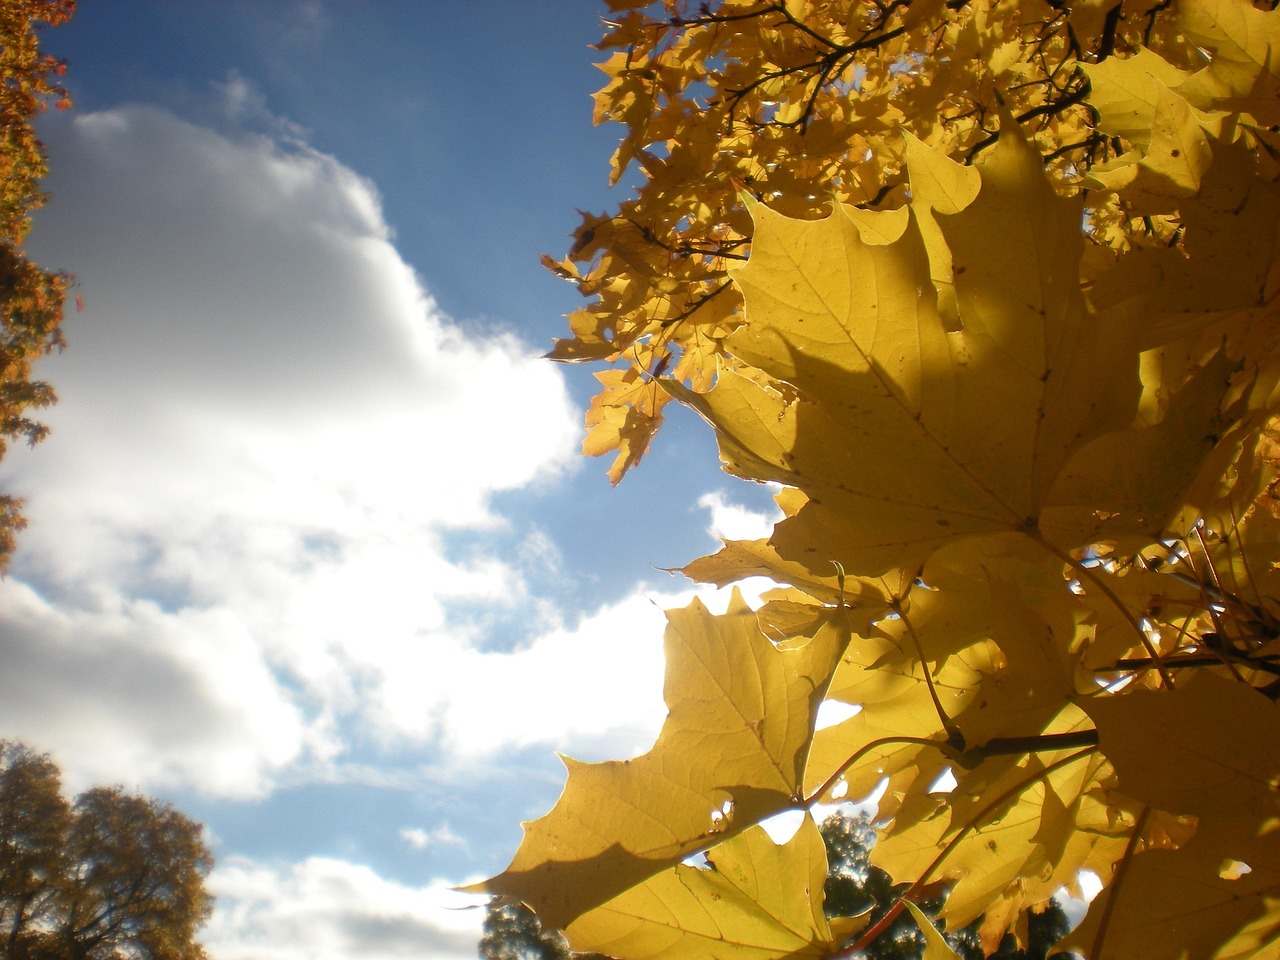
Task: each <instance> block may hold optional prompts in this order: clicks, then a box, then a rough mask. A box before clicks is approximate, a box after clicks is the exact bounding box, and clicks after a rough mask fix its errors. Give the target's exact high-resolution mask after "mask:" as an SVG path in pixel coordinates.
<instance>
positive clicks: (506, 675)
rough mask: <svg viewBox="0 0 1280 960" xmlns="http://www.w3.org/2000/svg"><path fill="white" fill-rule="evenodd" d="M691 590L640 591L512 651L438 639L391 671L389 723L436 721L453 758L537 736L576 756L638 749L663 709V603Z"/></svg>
mask: <svg viewBox="0 0 1280 960" xmlns="http://www.w3.org/2000/svg"><path fill="white" fill-rule="evenodd" d="M690 596H691V592H689V591H685V592H683V593H679V594H667V595H650V594H647V593H645V592H637V593H634V594H632V595H630V596H628V597H626V598H624V599H623V600H621V601H619V602H618V603H615V604H611V605H609V606H607V607H604V608H602V609H601V610H599V611H597V612H595V613H594V614H592V615H591V616H589V617H585V618H583V619H582V620H581V621H580V622H579V623H577V624H576V625H575V626H573V627H572V628H566V627H555V628H552V629H550V630H547V631H546V632H544V633H542V634H541V635H540V636H538V637H537V638H536V639H535V640H534V641H533V642H532V643H530V644H529V645H528V646H526V647H524V648H522V649H519V650H516V651H514V652H511V653H491V652H485V651H480V650H476V649H473V648H470V647H468V646H467V645H466V644H463V643H460V642H451V641H450V640H447V639H444V638H440V639H438V640H437V641H436V642H435V643H433V644H432V645H430V646H424V647H423V648H422V649H421V650H420V652H419V656H420V662H417V663H414V664H413V665H412V666H411V667H410V669H408V670H405V671H403V672H402V673H400V674H399V675H398V676H397V677H396V678H389V686H388V689H387V692H386V695H385V696H384V697H383V699H382V702H383V704H384V705H386V707H387V708H388V709H389V710H390V711H391V716H390V717H389V718H388V722H390V723H394V724H399V725H403V727H404V728H406V730H412V729H414V728H415V727H416V728H418V729H419V730H422V729H424V728H429V727H431V726H432V725H434V726H435V727H436V730H437V735H438V736H439V738H440V740H441V742H442V745H443V746H444V747H445V748H446V749H447V750H448V752H449V753H450V754H451V755H452V756H453V757H454V758H455V762H458V763H466V762H469V761H474V760H485V759H487V758H490V757H492V756H493V755H495V754H496V753H498V752H500V751H503V750H509V749H514V748H519V747H525V746H530V745H532V744H536V743H545V744H547V745H548V746H551V747H555V748H557V749H559V750H562V751H565V752H570V753H574V754H575V755H578V756H581V755H583V754H584V753H591V754H602V755H605V756H630V755H632V754H635V753H639V752H643V751H645V750H647V749H648V748H649V746H650V745H651V744H652V742H653V740H654V738H655V737H656V736H657V733H658V730H659V729H660V728H661V726H662V721H663V719H664V717H665V716H666V706H665V705H664V704H663V701H662V677H663V655H662V637H663V633H664V630H665V628H666V617H665V615H664V614H663V612H662V611H663V609H665V608H667V607H672V606H679V605H683V604H684V603H687V602H688V600H689V597H690Z"/></svg>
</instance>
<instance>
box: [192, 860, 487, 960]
mask: <svg viewBox="0 0 1280 960" xmlns="http://www.w3.org/2000/svg"><path fill="white" fill-rule="evenodd" d="M209 889H210V891H211V892H212V893H213V894H214V895H215V897H216V898H217V907H216V909H215V912H214V915H213V918H212V921H211V922H210V923H209V925H208V926H207V927H206V928H205V929H204V933H203V938H202V942H203V944H204V946H205V947H206V949H207V950H208V952H209V954H210V956H214V957H218V958H220V960H303V958H306V960H348V958H350V957H360V958H362V960H402V958H403V960H409V958H412V960H460V958H463V957H474V956H475V951H476V941H477V940H479V939H480V926H481V923H482V921H483V917H484V911H483V910H482V909H480V908H479V907H477V905H476V898H475V897H468V896H465V895H463V894H459V893H456V892H454V891H452V890H450V889H449V888H448V887H447V886H446V885H445V884H442V883H431V884H428V885H426V886H423V887H409V886H405V885H403V884H398V883H394V882H392V881H389V880H386V879H384V878H382V877H380V876H378V875H377V874H376V873H374V872H373V871H372V870H370V869H369V868H367V867H363V866H357V865H353V864H350V863H347V862H345V861H342V860H333V859H329V858H324V857H312V858H310V859H308V860H305V861H303V862H302V863H298V864H293V865H290V866H285V867H280V866H273V865H268V864H261V863H257V862H255V861H253V860H250V859H247V858H236V859H234V860H232V861H230V862H228V863H226V864H224V865H222V866H220V867H218V868H217V869H216V870H215V871H214V873H213V874H212V875H211V876H210V878H209Z"/></svg>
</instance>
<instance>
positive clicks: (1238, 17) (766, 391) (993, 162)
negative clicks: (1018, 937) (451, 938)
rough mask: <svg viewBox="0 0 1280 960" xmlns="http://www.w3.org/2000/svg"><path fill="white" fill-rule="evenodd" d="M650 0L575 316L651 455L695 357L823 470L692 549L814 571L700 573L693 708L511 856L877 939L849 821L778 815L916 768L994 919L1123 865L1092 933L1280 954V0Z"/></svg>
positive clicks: (842, 940) (798, 936)
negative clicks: (772, 515)
mask: <svg viewBox="0 0 1280 960" xmlns="http://www.w3.org/2000/svg"><path fill="white" fill-rule="evenodd" d="M610 5H611V7H612V9H613V11H614V14H615V18H614V19H613V20H612V21H611V23H610V26H609V30H608V33H607V34H606V36H605V38H604V40H603V41H602V44H601V48H602V49H603V50H605V51H607V52H608V59H607V60H605V62H604V63H603V64H602V65H601V66H602V69H603V70H604V72H605V75H606V77H607V83H606V85H605V87H604V88H603V89H602V90H601V91H600V93H599V94H598V95H597V98H596V119H597V120H598V121H604V120H613V121H618V122H621V123H622V124H623V125H624V128H625V129H624V135H623V139H622V142H621V144H620V146H619V148H618V151H617V153H616V154H615V156H614V179H615V180H619V181H621V180H624V179H625V178H627V177H630V178H631V179H632V180H633V181H634V182H636V183H637V184H638V187H637V189H636V191H635V195H634V196H633V197H632V198H631V199H629V200H626V201H625V202H623V203H622V204H621V205H620V207H619V209H618V210H617V211H616V212H614V213H610V214H605V215H599V216H597V215H586V216H584V218H583V222H582V224H581V226H580V227H579V228H578V230H577V232H576V234H575V238H574V246H573V249H572V250H571V252H570V254H569V256H568V257H567V258H566V259H564V260H563V261H561V262H559V263H553V264H552V266H553V268H554V269H555V270H556V271H557V272H558V273H560V274H561V275H562V276H564V277H566V278H568V279H570V280H572V281H573V282H574V283H576V284H577V286H578V287H579V289H580V290H581V291H582V292H583V294H585V295H586V296H587V297H588V303H587V305H586V306H585V307H584V308H583V309H582V310H580V311H578V312H576V313H574V314H572V315H571V316H570V318H569V321H570V326H571V331H572V336H571V337H569V338H567V339H565V340H562V341H561V342H559V343H558V344H557V346H556V348H555V350H554V351H553V354H552V355H553V356H554V357H557V358H559V359H562V360H594V361H600V362H603V363H605V364H607V368H606V369H605V370H604V371H603V372H601V373H598V374H597V377H599V379H600V381H601V384H602V390H601V392H600V394H599V396H598V397H597V398H596V400H595V401H594V403H593V404H592V407H591V409H590V411H589V413H588V427H589V434H588V438H587V441H586V450H587V452H589V453H594V454H602V453H612V454H613V455H614V457H615V460H614V464H613V468H612V471H611V474H612V476H613V478H614V479H615V481H616V480H617V479H618V478H620V477H621V476H622V474H623V473H624V472H625V471H626V470H627V469H629V468H630V467H632V466H634V464H635V463H636V462H637V461H638V460H639V459H640V457H641V456H642V455H643V453H644V451H645V449H646V448H647V446H648V444H649V442H650V441H651V439H652V437H653V435H654V433H655V432H656V431H657V429H658V427H659V425H660V423H661V419H662V413H663V408H664V407H665V406H666V405H667V404H669V403H671V402H673V401H674V402H677V403H681V404H685V405H687V406H689V407H692V408H693V409H694V410H696V411H697V412H698V413H700V414H701V415H702V417H703V418H704V419H705V420H706V421H707V422H708V423H709V424H710V425H711V427H712V428H713V429H714V430H715V433H716V436H717V438H718V441H719V445H720V452H721V459H722V461H723V464H724V467H725V469H726V470H727V471H728V472H729V473H731V474H733V475H735V476H738V477H742V478H744V479H747V480H752V481H768V482H773V483H776V484H779V485H780V493H779V494H778V496H777V500H778V505H779V507H780V508H781V511H782V514H783V519H782V520H781V521H780V522H779V523H778V524H777V525H776V526H775V527H774V530H773V533H772V535H771V536H770V537H769V538H768V539H766V540H761V541H754V542H727V543H725V545H724V547H723V549H722V550H721V551H720V552H719V553H717V554H715V555H713V556H710V557H705V558H703V559H701V560H697V561H695V562H693V563H692V564H690V565H689V566H688V567H687V568H686V569H685V573H687V574H688V575H689V576H690V577H692V578H694V579H695V580H698V581H702V582H707V583H714V584H720V585H726V584H731V583H733V582H735V581H737V580H739V579H741V578H744V577H747V576H752V575H763V576H767V577H770V578H772V579H773V580H774V581H776V583H777V584H778V586H777V587H776V588H775V589H773V590H771V591H770V592H769V593H767V594H766V595H765V597H764V603H763V605H762V606H760V607H759V608H758V609H752V608H751V607H750V606H748V605H747V604H746V603H745V602H743V601H742V600H741V599H740V598H739V597H737V596H736V595H735V599H734V600H733V601H732V602H731V604H730V606H729V609H728V611H727V612H726V613H724V614H722V615H716V614H713V613H711V612H709V611H708V610H707V609H706V608H705V607H704V606H703V605H702V604H701V603H699V602H696V601H695V602H694V603H693V604H691V605H690V606H689V607H687V608H685V609H681V610H673V611H670V612H669V614H668V616H669V619H670V627H669V628H668V631H667V635H666V654H667V679H666V686H665V696H666V702H667V705H668V707H669V715H668V717H667V721H666V723H665V725H664V727H663V729H662V731H661V734H660V736H659V738H658V740H657V742H656V743H655V745H654V746H653V748H652V750H651V751H650V752H649V753H647V754H645V755H644V756H641V757H638V758H635V759H633V760H628V761H618V762H609V763H599V764H586V763H580V762H578V761H574V760H566V763H567V765H568V768H569V776H568V783H567V785H566V787H565V790H564V793H563V795H562V796H561V798H560V800H559V802H558V803H557V804H556V806H555V808H554V809H553V810H551V812H550V813H548V814H547V815H546V816H545V817H543V818H542V819H540V820H537V821H535V822H532V823H529V824H526V825H525V836H524V841H523V843H522V844H521V846H520V849H519V851H518V852H517V854H516V856H515V859H514V860H513V862H512V864H511V865H510V867H508V869H507V870H506V871H505V872H503V873H502V874H500V875H499V876H497V877H494V878H493V879H491V880H489V881H487V882H486V883H485V884H483V885H482V887H483V889H486V890H489V891H490V892H493V893H496V894H500V895H503V896H506V897H510V898H513V899H518V900H523V901H525V902H527V903H528V904H530V905H531V906H533V907H534V908H535V909H536V910H537V911H538V912H539V914H540V915H541V917H542V918H543V920H544V921H545V922H546V923H548V924H549V925H551V926H556V927H562V928H564V930H565V933H566V935H567V936H568V939H569V942H570V944H571V945H572V946H573V947H574V948H575V949H579V950H590V951H597V952H601V953H606V954H610V955H612V956H616V957H620V958H636V960H639V958H657V957H662V958H682V957H695V956H715V957H719V958H724V960H733V958H744V960H769V958H775V957H783V956H809V957H815V958H816V957H831V956H853V955H855V954H856V953H857V952H858V950H860V949H861V948H862V947H863V946H865V945H866V944H868V943H870V942H871V941H872V940H874V938H875V937H877V936H878V935H879V934H880V932H881V931H882V930H883V929H884V924H883V923H877V924H874V925H869V924H868V923H867V922H866V920H865V918H857V917H852V918H836V919H832V920H828V918H827V917H826V916H825V915H824V911H823V909H822V888H823V878H824V876H825V875H826V867H827V865H826V859H825V855H824V852H823V845H822V843H821V842H820V839H819V837H818V833H817V828H816V826H815V825H814V823H813V821H812V820H811V819H806V820H805V821H804V823H803V825H802V826H801V828H800V829H799V831H798V832H797V833H796V834H795V836H794V837H793V838H792V839H791V840H790V841H789V842H787V843H786V844H783V845H775V844H774V843H773V842H772V841H771V840H770V839H769V837H768V836H767V835H766V834H765V832H764V831H763V830H762V829H761V828H760V827H759V826H758V824H759V823H760V822H761V821H762V820H765V819H767V818H769V817H771V816H773V815H774V814H777V813H780V812H782V811H787V810H805V811H809V810H812V809H813V808H814V807H815V805H817V804H819V803H824V802H829V801H833V800H838V799H842V798H844V799H858V798H862V797H865V796H868V795H870V794H872V793H873V792H875V791H880V796H879V801H878V803H879V806H878V814H877V817H878V826H879V840H878V842H877V843H876V845H875V847H874V850H873V851H872V854H871V858H872V861H873V863H875V864H876V865H877V866H879V867H882V868H883V869H884V870H886V871H888V873H889V874H890V875H892V877H893V878H894V879H895V880H896V881H897V882H899V883H901V884H902V885H903V886H902V891H903V892H902V896H901V900H900V905H899V910H895V911H893V913H894V914H896V913H898V912H900V910H901V909H907V910H911V911H914V910H915V906H914V904H915V902H916V901H918V900H922V899H924V898H925V897H926V896H935V895H936V894H937V893H938V892H939V891H945V892H946V894H947V898H946V902H945V905H944V907H943V909H942V917H943V919H944V920H945V923H946V926H947V927H948V928H949V929H955V928H958V927H962V926H965V925H967V924H969V923H970V922H972V921H974V920H975V919H977V918H983V919H982V921H981V932H982V936H983V938H984V942H985V943H986V944H987V945H988V947H989V948H994V946H995V945H996V944H998V943H999V942H1000V940H1001V938H1002V937H1003V935H1004V934H1005V933H1006V932H1007V931H1013V932H1014V933H1015V934H1018V933H1019V931H1021V930H1024V929H1025V917H1026V915H1027V911H1029V910H1034V909H1036V908H1037V907H1038V906H1041V905H1043V904H1044V903H1045V902H1046V900H1048V898H1050V897H1052V896H1053V895H1054V893H1055V892H1056V891H1059V890H1061V889H1063V888H1065V889H1066V890H1067V891H1071V892H1078V890H1079V888H1078V882H1079V878H1080V875H1081V872H1082V871H1089V872H1091V873H1093V874H1094V875H1096V876H1097V877H1098V878H1099V879H1100V880H1101V882H1102V884H1103V890H1102V892H1101V893H1100V894H1099V895H1098V896H1097V897H1096V898H1095V899H1094V900H1093V902H1092V904H1091V906H1090V909H1089V912H1088V915H1087V917H1086V918H1085V920H1084V922H1083V924H1082V925H1081V926H1079V927H1078V928H1077V929H1076V930H1075V931H1074V932H1073V933H1072V934H1070V936H1069V937H1068V939H1067V940H1066V941H1065V945H1068V946H1071V947H1072V948H1074V949H1076V950H1078V951H1080V952H1081V953H1083V954H1084V955H1085V956H1087V957H1090V958H1098V960H1101V958H1128V957H1137V956H1141V957H1144V958H1150V960H1155V958H1165V957H1168V958H1175V957H1194V958H1208V957H1217V958H1227V957H1232V958H1236V957H1239V958H1244V957H1255V956H1275V955H1276V951H1277V949H1280V947H1278V946H1277V944H1278V943H1280V832H1277V830H1276V829H1275V825H1276V823H1277V822H1280V820H1278V819H1277V818H1278V817H1280V706H1277V700H1278V699H1280V602H1278V601H1277V596H1278V592H1277V588H1278V587H1280V583H1277V580H1276V577H1277V569H1280V568H1278V566H1277V564H1278V562H1280V498H1278V496H1277V493H1276V490H1277V486H1280V476H1278V474H1277V468H1278V467H1280V432H1278V430H1277V420H1276V415H1277V412H1278V410H1277V403H1278V401H1280V394H1278V389H1280V355H1278V354H1277V339H1278V338H1280V322H1278V317H1277V310H1276V295H1277V290H1278V288H1280V270H1278V268H1277V240H1278V235H1280V186H1278V185H1277V177H1278V176H1280V166H1278V165H1277V148H1278V147H1280V140H1278V138H1277V130H1280V96H1278V94H1280V67H1278V66H1277V65H1278V64H1280V46H1278V41H1280V13H1276V12H1273V11H1271V10H1270V9H1268V8H1267V7H1268V6H1269V5H1266V4H1263V5H1260V6H1259V5H1251V4H1249V3H1247V2H1245V0H1172V2H1170V0H1164V2H1149V0H1123V2H1110V0H1107V2H1094V0H1080V2H1070V0H1056V2H1054V0H1044V2H1021V3H1012V2H996V0H972V2H967V3H966V2H946V3H943V2H933V0H910V2H908V0H892V2H885V0H874V2H848V0H845V2H831V0H771V2H758V0H725V2H722V3H710V4H702V5H693V4H687V3H683V2H680V0H667V2H666V3H665V4H658V5H651V4H641V3H630V2H625V0H614V2H612V3H611V4H610ZM655 6H657V7H661V9H660V10H657V11H655V10H654V9H653V8H654V7H655ZM824 701H834V702H837V703H840V704H844V705H845V706H846V707H850V708H856V712H855V713H854V714H853V715H852V716H849V717H848V719H844V720H843V721H841V722H837V723H834V724H824V725H822V726H821V728H819V725H818V723H817V717H818V711H819V707H820V705H821V704H822V703H823V702H824ZM849 712H850V711H849V710H845V715H846V716H847V715H848V713H849ZM948 772H949V773H950V774H951V775H952V776H953V777H954V779H955V786H954V787H953V788H951V789H949V790H948V789H946V788H939V787H938V786H936V785H937V784H938V783H939V780H940V778H943V775H944V774H946V773H948ZM926 933H930V934H931V929H930V930H929V931H926ZM930 944H931V945H930V950H933V951H935V952H934V953H933V954H932V955H933V956H944V955H946V954H945V951H946V950H947V948H946V946H945V945H944V944H942V943H941V941H940V940H938V941H937V942H934V941H932V940H931V942H930Z"/></svg>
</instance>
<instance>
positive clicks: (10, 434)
mask: <svg viewBox="0 0 1280 960" xmlns="http://www.w3.org/2000/svg"><path fill="white" fill-rule="evenodd" d="M74 12H75V0H4V2H0V456H3V455H4V452H5V450H6V448H7V445H8V443H9V442H10V441H12V440H18V439H21V440H25V441H26V442H27V443H29V444H35V443H37V442H39V441H40V440H42V439H43V438H44V436H45V435H46V434H47V433H48V428H47V427H46V426H45V425H44V424H42V423H39V422H38V421H36V420H33V419H32V418H31V417H30V416H29V415H28V414H29V411H30V410H31V409H32V408H39V407H44V406H48V405H49V404H51V403H53V402H54V400H55V394H54V391H53V388H52V387H51V386H50V385H49V384H48V383H45V382H43V381H40V380H33V379H32V367H33V364H34V363H35V361H36V360H38V359H39V358H40V357H42V356H44V355H45V354H47V353H48V352H50V351H51V350H53V349H56V348H60V347H61V346H62V345H63V340H62V332H61V324H62V313H63V305H64V303H65V301H66V296H67V288H68V286H69V284H70V277H68V276H67V275H66V274H64V273H59V272H56V271H50V270H46V269H44V268H43V267H40V266H39V265H38V264H35V263H33V262H32V261H31V260H30V259H29V258H28V257H27V256H26V254H25V253H24V252H23V241H24V240H25V238H26V235H27V231H28V230H29V229H30V227H31V213H32V211H33V210H35V209H36V208H38V207H39V206H40V205H41V204H43V203H44V199H45V198H44V194H43V193H42V192H41V191H40V189H39V186H38V183H39V181H40V179H41V178H42V177H43V176H44V175H45V172H46V171H47V168H48V165H47V162H46V159H45V153H44V147H43V145H42V144H41V143H40V141H39V140H38V139H37V138H36V135H35V129H34V127H33V126H32V120H33V118H34V117H35V116H36V115H37V114H38V113H40V112H41V111H43V110H44V109H45V107H46V106H47V105H48V104H49V103H53V104H54V105H55V106H56V107H57V108H58V109H66V108H67V107H69V106H70V105H71V100H70V98H69V96H68V95H67V91H66V90H65V89H64V88H63V87H62V85H61V82H60V79H61V77H62V75H63V73H64V71H65V63H64V62H63V61H61V60H58V59H56V58H54V57H52V56H49V55H48V54H46V53H43V52H41V50H40V43H39V34H38V32H37V30H38V28H39V27H40V26H42V25H50V26H57V25H59V24H63V23H65V22H67V20H69V19H70V18H71V15H72V14H73V13H74ZM23 526H25V521H24V520H23V518H22V513H21V502H20V501H19V500H18V498H16V497H13V496H11V495H8V494H0V571H2V570H3V569H4V567H5V564H6V563H7V560H8V557H9V554H10V553H11V552H12V551H13V548H14V536H15V534H16V533H17V531H18V530H20V529H22V527H23Z"/></svg>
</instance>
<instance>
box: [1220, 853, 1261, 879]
mask: <svg viewBox="0 0 1280 960" xmlns="http://www.w3.org/2000/svg"><path fill="white" fill-rule="evenodd" d="M1246 873H1253V868H1252V867H1251V866H1249V865H1248V864H1247V863H1245V862H1244V861H1243V860H1232V859H1231V858H1230V857H1228V858H1227V859H1226V860H1223V861H1222V866H1220V867H1218V876H1220V877H1221V878H1222V879H1223V880H1239V879H1240V878H1241V877H1243V876H1244V875H1245V874H1246Z"/></svg>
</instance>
